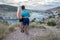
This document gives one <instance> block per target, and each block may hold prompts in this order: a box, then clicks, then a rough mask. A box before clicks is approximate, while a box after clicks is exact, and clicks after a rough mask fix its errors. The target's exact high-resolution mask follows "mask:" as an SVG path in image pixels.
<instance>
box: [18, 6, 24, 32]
mask: <svg viewBox="0 0 60 40" xmlns="http://www.w3.org/2000/svg"><path fill="white" fill-rule="evenodd" d="M20 14H21V9H20V6H19V7H18V10H17V17H18V18H19V22H20V29H21V32H22V33H23V32H24V30H22V29H23V24H22V21H23V18H22V16H21V15H20Z"/></svg>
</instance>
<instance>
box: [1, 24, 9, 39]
mask: <svg viewBox="0 0 60 40" xmlns="http://www.w3.org/2000/svg"><path fill="white" fill-rule="evenodd" d="M8 32H9V30H8V25H5V24H2V23H0V38H2V37H3V36H5V35H6V34H7V33H8Z"/></svg>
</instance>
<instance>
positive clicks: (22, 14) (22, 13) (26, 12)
mask: <svg viewBox="0 0 60 40" xmlns="http://www.w3.org/2000/svg"><path fill="white" fill-rule="evenodd" d="M21 16H22V17H26V16H28V17H29V10H22V12H21Z"/></svg>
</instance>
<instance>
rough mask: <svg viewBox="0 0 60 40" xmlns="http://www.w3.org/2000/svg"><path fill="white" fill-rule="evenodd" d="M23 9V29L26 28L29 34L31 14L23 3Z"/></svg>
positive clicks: (25, 30)
mask: <svg viewBox="0 0 60 40" xmlns="http://www.w3.org/2000/svg"><path fill="white" fill-rule="evenodd" d="M21 9H22V11H21V14H20V15H21V16H22V18H23V20H22V24H23V30H24V32H25V33H26V34H29V29H28V26H29V16H30V14H29V13H30V12H29V10H26V9H25V6H24V5H23V6H21Z"/></svg>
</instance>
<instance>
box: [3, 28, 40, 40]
mask: <svg viewBox="0 0 60 40" xmlns="http://www.w3.org/2000/svg"><path fill="white" fill-rule="evenodd" d="M40 30H41V29H39V28H38V29H36V28H33V29H30V31H29V32H30V34H29V35H26V34H25V33H21V32H20V29H19V28H17V29H16V31H15V32H13V33H11V34H9V35H7V37H6V38H5V39H3V40H33V37H34V35H35V34H36V33H37V32H39V31H40Z"/></svg>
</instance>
